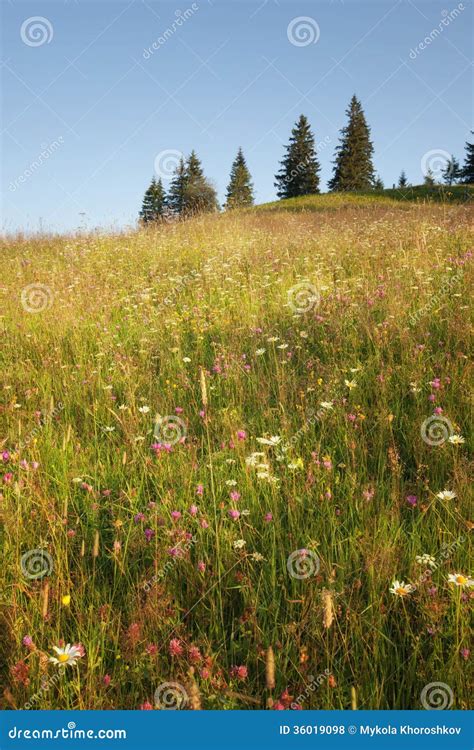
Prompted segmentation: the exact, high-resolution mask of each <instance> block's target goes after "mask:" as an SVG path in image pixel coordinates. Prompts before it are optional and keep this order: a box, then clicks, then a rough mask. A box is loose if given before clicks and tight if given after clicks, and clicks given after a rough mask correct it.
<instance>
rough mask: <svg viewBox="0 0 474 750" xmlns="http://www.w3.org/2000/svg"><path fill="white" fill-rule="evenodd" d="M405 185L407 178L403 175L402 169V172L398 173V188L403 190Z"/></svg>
mask: <svg viewBox="0 0 474 750" xmlns="http://www.w3.org/2000/svg"><path fill="white" fill-rule="evenodd" d="M407 185H408V180H407V176H406V174H405V170H404V169H402V171H401V172H400V177H399V178H398V187H399V188H404V187H407Z"/></svg>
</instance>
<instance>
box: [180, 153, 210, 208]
mask: <svg viewBox="0 0 474 750" xmlns="http://www.w3.org/2000/svg"><path fill="white" fill-rule="evenodd" d="M218 208H219V204H218V202H217V193H216V191H215V189H214V187H213V186H212V185H211V183H210V182H209V180H207V179H206V177H205V176H204V172H203V169H202V165H201V162H200V160H199V159H198V157H197V155H196V153H195V151H191V153H190V155H189V157H188V159H187V161H186V165H185V170H184V191H183V205H182V209H181V213H182V214H184V215H187V216H190V215H193V214H196V213H203V212H208V211H217V210H218Z"/></svg>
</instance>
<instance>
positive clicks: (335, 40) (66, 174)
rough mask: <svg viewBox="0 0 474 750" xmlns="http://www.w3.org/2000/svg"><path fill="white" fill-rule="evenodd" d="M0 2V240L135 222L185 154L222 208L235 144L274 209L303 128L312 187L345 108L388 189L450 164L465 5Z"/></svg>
mask: <svg viewBox="0 0 474 750" xmlns="http://www.w3.org/2000/svg"><path fill="white" fill-rule="evenodd" d="M0 2H1V5H2V37H3V38H2V49H1V58H0V59H1V75H2V105H3V107H2V109H3V112H2V126H1V130H2V137H1V146H2V166H3V170H2V193H3V204H2V227H3V230H4V231H7V232H11V231H16V230H18V229H23V230H27V231H35V230H37V229H39V228H40V227H42V228H44V229H47V230H54V231H56V230H57V231H65V230H70V229H76V228H77V227H79V226H84V227H89V228H94V227H104V228H108V227H123V226H126V225H129V224H133V223H134V222H135V220H136V216H137V212H138V210H139V208H140V204H141V199H142V196H143V192H144V190H145V189H146V187H147V185H148V184H149V182H150V179H151V177H152V176H153V174H154V172H155V166H156V168H157V169H158V170H159V171H161V172H162V173H163V174H164V175H166V174H167V173H168V171H169V168H170V165H172V164H173V160H174V159H175V158H176V153H179V152H183V153H184V154H188V153H189V151H190V150H191V149H192V148H194V149H196V151H197V153H198V155H199V156H200V157H201V159H202V162H203V165H204V169H205V173H206V174H207V176H209V177H210V178H211V179H212V180H213V181H214V183H215V185H216V187H217V189H218V191H219V196H220V199H221V200H222V199H223V197H224V194H225V188H226V184H227V181H228V175H229V171H230V166H231V162H232V160H233V158H234V156H235V153H236V151H237V149H238V147H239V146H242V148H243V149H244V153H245V155H246V157H247V162H248V165H249V168H250V170H251V172H252V176H253V179H254V184H255V192H256V199H257V201H258V202H264V201H268V200H272V199H274V197H275V189H274V186H273V182H274V174H275V172H276V171H277V169H278V162H279V160H280V158H281V156H282V154H283V146H284V144H285V143H286V142H287V140H288V136H289V133H290V130H291V127H292V126H293V124H294V121H295V120H296V119H297V117H298V116H299V115H300V114H301V113H302V112H303V113H305V114H306V115H307V116H308V117H309V120H310V122H311V125H312V128H313V131H314V134H315V137H316V141H317V142H318V143H320V144H321V148H320V155H319V158H320V161H321V165H322V171H321V178H322V186H323V189H326V182H327V180H328V179H329V177H330V175H331V169H332V167H331V162H332V160H333V156H334V148H335V146H336V145H337V142H338V131H339V129H340V128H341V127H342V126H343V125H344V123H345V109H346V107H347V105H348V102H349V99H350V97H351V96H352V94H353V93H356V94H357V96H358V97H359V98H360V99H361V101H362V104H363V107H364V110H365V112H366V116H367V120H368V123H369V125H370V127H371V130H372V138H373V141H374V147H375V155H374V162H375V166H376V170H377V172H378V173H379V174H380V176H381V177H382V179H383V180H384V182H385V185H386V186H391V185H392V183H393V182H396V181H397V179H398V175H399V174H400V171H401V169H402V168H404V169H405V171H406V173H407V175H408V178H409V180H410V181H411V182H413V183H420V182H422V180H423V176H422V166H421V162H422V159H423V157H424V155H426V154H428V157H425V161H426V158H427V159H428V162H429V163H433V164H434V166H435V169H436V166H437V164H438V162H439V159H438V153H439V152H441V154H443V153H444V152H446V153H454V154H455V155H457V156H458V157H459V158H461V159H462V158H463V155H464V142H465V141H466V140H467V139H468V137H469V130H470V127H472V124H471V123H472V93H471V92H472V72H471V71H472V67H471V63H470V60H471V58H472V43H471V37H472V5H471V4H470V3H469V2H468V0H464V2H461V3H458V2H454V0H443V2H441V3H439V2H436V1H432V0H429V2H428V1H426V0H415V1H414V2H411V1H408V2H406V1H405V0H400V1H398V2H395V1H392V0H390V1H388V2H385V0H379V1H375V0H373V1H372V2H359V1H358V0H345V2H341V0H332V1H330V0H326V1H324V2H323V1H321V2H315V1H314V0H313V2H298V1H297V0H288V1H285V0H267V1H266V2H265V1H264V0H255V1H253V0H249V1H246V0H235V1H234V2H232V1H231V0H196V2H195V3H193V2H191V0H173V1H172V2H168V1H163V0H160V1H159V2H157V1H156V0H128V2H127V1H125V0H124V1H123V2H122V0H95V1H94V2H93V1H92V0H54V1H52V0H35V2H24V1H23V0H0ZM453 11H455V12H454V13H453ZM36 17H40V19H39V20H34V19H35V18H36ZM301 18H303V19H304V20H301ZM31 19H33V20H31ZM178 19H180V20H179V22H178ZM443 19H444V22H443ZM167 30H168V31H167ZM434 30H436V33H433V32H434ZM165 37H166V38H165ZM426 38H428V42H425V41H424V40H426ZM153 43H155V49H153ZM420 43H421V45H422V46H421V47H420ZM146 50H151V52H148V53H147V52H146ZM168 151H170V152H171V153H170V154H168V153H167V152H168ZM163 152H166V153H165V154H164V155H163ZM160 155H161V156H160ZM157 157H158V158H157ZM429 160H432V161H431V162H430V161H429ZM167 184H169V182H168V180H166V179H165V186H166V185H167Z"/></svg>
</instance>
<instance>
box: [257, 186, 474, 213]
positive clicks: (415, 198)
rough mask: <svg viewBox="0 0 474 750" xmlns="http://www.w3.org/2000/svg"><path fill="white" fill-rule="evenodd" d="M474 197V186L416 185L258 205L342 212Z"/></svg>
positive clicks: (269, 208)
mask: <svg viewBox="0 0 474 750" xmlns="http://www.w3.org/2000/svg"><path fill="white" fill-rule="evenodd" d="M473 197H474V186H473V185H451V186H447V185H436V186H434V187H427V186H426V185H414V186H411V187H406V188H387V189H385V190H381V191H371V192H360V193H322V194H321V195H308V196H305V197H304V198H288V199H286V200H283V201H273V202H272V203H263V204H261V205H260V206H257V210H258V211H282V210H287V211H329V210H333V211H340V210H341V209H342V208H367V206H368V205H375V204H376V205H385V206H387V207H389V206H394V205H397V204H400V203H404V202H415V203H423V204H424V203H455V204H464V203H469V202H470V201H472V199H473Z"/></svg>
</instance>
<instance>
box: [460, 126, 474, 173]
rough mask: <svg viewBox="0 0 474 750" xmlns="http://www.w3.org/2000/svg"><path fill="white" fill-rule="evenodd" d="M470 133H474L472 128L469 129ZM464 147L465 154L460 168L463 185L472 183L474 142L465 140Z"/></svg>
mask: <svg viewBox="0 0 474 750" xmlns="http://www.w3.org/2000/svg"><path fill="white" fill-rule="evenodd" d="M471 133H472V134H473V135H474V130H471ZM465 149H466V156H465V158H464V164H463V168H462V181H463V183H464V184H465V185H471V184H472V183H474V143H469V141H466V145H465Z"/></svg>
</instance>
